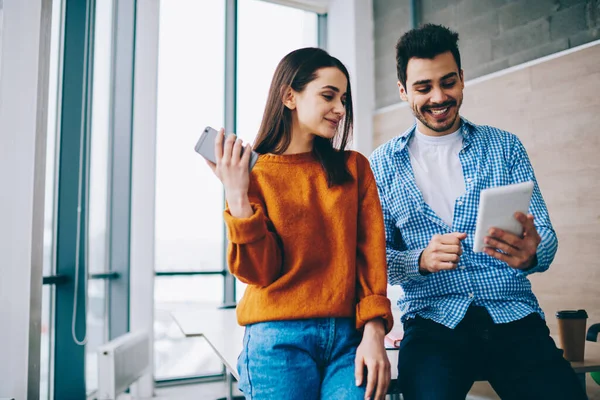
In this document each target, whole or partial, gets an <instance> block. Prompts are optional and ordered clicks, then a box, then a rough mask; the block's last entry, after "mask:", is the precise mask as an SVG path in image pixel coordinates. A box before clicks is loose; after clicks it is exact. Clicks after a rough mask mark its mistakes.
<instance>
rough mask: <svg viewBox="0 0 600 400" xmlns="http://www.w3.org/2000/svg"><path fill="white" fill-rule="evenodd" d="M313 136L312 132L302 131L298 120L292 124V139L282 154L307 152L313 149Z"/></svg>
mask: <svg viewBox="0 0 600 400" xmlns="http://www.w3.org/2000/svg"><path fill="white" fill-rule="evenodd" d="M314 138H315V136H314V135H313V134H312V133H308V132H303V130H302V129H301V128H300V126H299V124H298V121H294V123H293V125H292V140H291V141H290V145H289V146H288V148H287V149H285V151H284V152H283V154H299V153H309V152H311V151H312V150H313V144H314Z"/></svg>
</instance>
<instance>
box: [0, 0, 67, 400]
mask: <svg viewBox="0 0 600 400" xmlns="http://www.w3.org/2000/svg"><path fill="white" fill-rule="evenodd" d="M1 3H2V0H0V9H1V8H2V7H1ZM62 5H63V4H62V0H54V1H53V2H52V21H51V32H50V65H49V68H50V72H49V82H48V121H47V123H48V125H47V139H46V177H45V189H44V190H45V193H44V258H43V267H42V271H43V275H44V276H48V275H52V274H53V273H54V272H55V268H54V237H55V232H56V231H55V229H54V216H55V212H54V206H55V195H56V190H55V189H56V170H57V151H56V143H57V140H58V132H60V129H58V126H57V123H58V121H59V119H58V115H59V110H58V108H59V104H60V101H59V97H60V94H59V91H58V88H59V87H60V85H59V82H60V75H61V74H60V70H61V59H62V31H63V20H62ZM1 13H2V12H1V10H0V14H1ZM0 19H1V16H0ZM0 25H1V22H0ZM0 29H1V27H0ZM53 295H54V287H53V286H51V285H44V286H43V287H42V320H41V324H42V325H41V331H42V332H41V342H40V399H42V400H49V399H51V398H52V396H51V393H52V380H53V379H52V373H53V368H52V366H53V365H54V358H53V356H52V354H53V349H54V344H53V343H54V328H53V324H52V321H53V318H52V316H53V308H54V302H53Z"/></svg>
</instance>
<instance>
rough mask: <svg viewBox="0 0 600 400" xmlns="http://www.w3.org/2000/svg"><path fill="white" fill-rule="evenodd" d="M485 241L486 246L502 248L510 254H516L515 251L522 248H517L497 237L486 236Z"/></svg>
mask: <svg viewBox="0 0 600 400" xmlns="http://www.w3.org/2000/svg"><path fill="white" fill-rule="evenodd" d="M483 242H484V243H485V244H486V246H489V247H492V248H494V249H498V250H502V251H503V252H505V253H506V254H508V255H511V256H512V255H515V253H516V252H517V251H519V250H520V249H518V248H515V247H513V246H511V245H509V244H507V243H504V242H501V241H499V240H497V239H494V238H491V237H489V236H486V237H485V239H484V240H483Z"/></svg>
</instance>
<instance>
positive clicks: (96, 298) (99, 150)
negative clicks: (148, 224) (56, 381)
mask: <svg viewBox="0 0 600 400" xmlns="http://www.w3.org/2000/svg"><path fill="white" fill-rule="evenodd" d="M95 19H96V20H95V24H94V31H95V32H94V65H93V81H92V87H93V90H92V115H91V117H92V125H91V136H90V142H91V143H90V150H89V154H90V155H89V163H90V167H89V168H90V180H89V189H88V190H89V206H88V225H87V226H88V231H87V241H88V244H87V248H88V254H87V263H88V266H87V267H88V274H95V273H104V272H107V271H108V265H107V242H108V240H107V228H108V211H109V197H108V184H109V182H108V162H109V158H110V154H109V138H110V109H111V86H112V79H111V68H112V52H113V43H112V41H113V40H112V38H113V1H98V2H96V12H95ZM107 286H108V284H107V282H106V281H103V280H90V279H89V277H88V282H87V314H86V329H87V343H86V345H85V382H86V391H87V393H88V394H89V393H92V392H94V391H95V390H97V389H98V359H97V358H98V357H97V353H96V351H97V349H98V346H100V345H102V344H104V343H106V342H107V340H108V326H107V320H108V318H107Z"/></svg>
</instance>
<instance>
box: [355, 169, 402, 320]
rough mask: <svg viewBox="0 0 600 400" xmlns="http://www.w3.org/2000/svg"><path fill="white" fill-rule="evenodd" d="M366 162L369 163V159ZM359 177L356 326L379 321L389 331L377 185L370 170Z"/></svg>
mask: <svg viewBox="0 0 600 400" xmlns="http://www.w3.org/2000/svg"><path fill="white" fill-rule="evenodd" d="M365 161H366V159H365ZM362 175H363V176H362V177H361V176H359V182H358V184H359V204H358V237H357V253H356V265H357V296H358V298H357V300H358V302H357V305H356V326H357V328H358V329H360V328H362V327H363V326H364V325H365V323H367V322H368V321H369V320H372V319H375V318H382V319H383V320H384V321H385V325H386V331H387V332H389V331H390V330H391V329H392V326H393V325H394V320H393V317H392V310H391V305H390V300H389V299H388V297H387V268H386V253H385V231H384V226H383V214H382V211H381V204H380V202H379V195H378V193H377V185H376V184H375V179H374V177H373V173H372V171H371V169H370V167H369V166H368V163H367V165H366V167H365V168H364V170H363V174H362Z"/></svg>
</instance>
